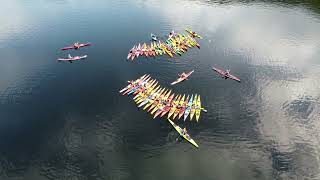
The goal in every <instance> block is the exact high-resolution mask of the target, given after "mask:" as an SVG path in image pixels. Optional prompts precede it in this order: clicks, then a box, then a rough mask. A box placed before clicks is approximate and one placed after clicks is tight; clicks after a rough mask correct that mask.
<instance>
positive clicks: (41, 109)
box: [0, 0, 320, 180]
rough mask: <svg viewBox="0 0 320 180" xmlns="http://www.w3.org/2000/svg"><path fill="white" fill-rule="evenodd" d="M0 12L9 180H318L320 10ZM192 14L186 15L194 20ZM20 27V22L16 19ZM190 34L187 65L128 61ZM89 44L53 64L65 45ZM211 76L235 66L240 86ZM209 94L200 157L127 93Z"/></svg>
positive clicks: (33, 6) (202, 5)
mask: <svg viewBox="0 0 320 180" xmlns="http://www.w3.org/2000/svg"><path fill="white" fill-rule="evenodd" d="M2 5H3V6H2V7H5V8H3V11H1V12H0V15H1V16H0V22H1V24H2V25H1V27H0V53H1V55H2V58H1V60H0V67H2V69H1V71H0V119H1V121H0V138H1V140H0V154H1V156H0V177H1V179H34V180H40V179H41V180H42V179H139V180H141V179H173V178H176V179H195V178H196V179H319V178H320V170H319V169H320V159H319V157H320V156H319V150H320V149H319V145H320V142H319V139H320V134H319V132H318V131H319V129H320V123H319V121H318V120H319V118H320V106H319V98H320V94H319V92H320V84H319V80H318V77H319V76H320V65H319V61H318V60H319V58H320V49H319V47H320V43H319V42H320V35H319V31H318V30H319V29H320V21H319V20H320V15H319V14H318V13H319V9H320V5H319V3H318V2H317V1H308V2H307V1H289V0H288V1H281V2H276V1H186V0H185V1H184V0H174V1H169V0H164V1H161V2H160V1H155V0H146V1H141V0H140V1H135V2H129V1H112V0H110V1H107V2H106V1H102V0H95V1H94V2H91V1H90V2H87V1H81V0H80V1H71V0H59V1H37V3H35V2H32V3H31V2H29V1H26V2H19V1H8V2H5V3H4V2H3V3H2ZM186 12H187V13H186ZM9 17H10V21H8V18H9ZM185 27H192V28H193V29H194V30H195V31H197V32H199V33H200V34H201V35H203V36H204V37H205V38H204V39H203V40H200V43H201V49H200V50H197V49H191V50H190V51H188V53H187V54H186V55H184V56H182V57H175V58H172V59H169V58H167V57H159V58H155V59H146V58H140V59H138V61H137V62H135V63H130V62H127V61H126V60H125V57H126V53H127V52H128V49H130V48H131V47H132V45H133V44H134V43H137V42H143V41H148V37H149V33H150V32H153V33H156V34H160V35H161V34H166V33H168V32H169V31H171V30H172V29H174V30H176V31H182V30H183V29H184V28H185ZM75 40H79V41H90V42H92V43H93V46H92V47H90V48H87V49H83V50H81V51H70V53H71V54H72V55H78V54H88V56H89V57H88V60H87V61H82V62H79V63H73V64H69V63H57V62H56V58H58V57H61V56H65V55H66V54H65V53H64V52H59V51H58V50H57V49H59V48H60V47H61V46H64V45H66V44H69V43H72V42H73V41H75ZM211 66H218V67H223V68H230V69H231V70H232V72H234V74H236V75H237V76H239V77H240V78H241V79H242V82H241V84H239V83H234V82H232V81H228V80H223V79H221V78H220V77H218V76H217V75H216V74H215V73H214V72H212V70H210V67H211ZM191 69H195V73H194V74H193V75H192V78H190V79H189V81H186V82H184V83H182V84H179V85H178V86H174V87H172V89H173V90H174V91H175V92H177V93H182V94H183V93H188V94H192V93H193V94H195V93H197V94H201V95H202V97H203V104H204V106H205V107H206V109H207V110H208V113H207V114H202V118H201V120H200V123H194V122H178V123H179V124H180V125H182V126H186V127H187V128H188V129H190V130H189V131H190V133H191V135H192V137H193V138H194V139H195V140H196V141H197V143H198V144H199V145H200V149H198V150H195V149H194V148H192V146H190V144H188V143H186V142H184V141H181V142H176V141H175V140H176V137H177V134H176V132H175V131H174V130H173V129H172V127H171V126H170V125H169V124H168V123H167V122H166V121H164V120H161V119H156V120H151V118H150V116H149V115H148V114H147V113H145V112H143V111H139V110H138V109H137V108H136V106H135V105H134V104H133V103H132V100H130V98H128V97H122V96H121V95H119V94H118V92H117V91H118V90H119V89H120V88H121V87H123V86H124V85H125V82H126V81H127V80H129V79H135V78H136V77H138V76H141V74H144V73H150V74H152V76H153V77H155V78H157V80H159V82H160V84H161V85H162V86H165V87H168V82H171V81H172V80H173V79H175V78H176V74H177V73H178V72H182V71H188V70H191Z"/></svg>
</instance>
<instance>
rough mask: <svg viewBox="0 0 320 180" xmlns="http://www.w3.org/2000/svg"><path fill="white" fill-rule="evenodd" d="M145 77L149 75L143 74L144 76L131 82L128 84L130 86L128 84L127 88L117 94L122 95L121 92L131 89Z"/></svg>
mask: <svg viewBox="0 0 320 180" xmlns="http://www.w3.org/2000/svg"><path fill="white" fill-rule="evenodd" d="M145 77H149V74H148V75H146V74H145V75H143V76H141V77H140V78H139V79H137V80H135V81H133V82H129V83H130V84H129V85H128V86H127V87H125V88H123V89H121V90H120V91H119V93H122V92H123V91H125V90H127V89H128V88H130V87H132V86H133V85H134V84H137V83H138V82H140V81H142V80H143V79H144V78H145Z"/></svg>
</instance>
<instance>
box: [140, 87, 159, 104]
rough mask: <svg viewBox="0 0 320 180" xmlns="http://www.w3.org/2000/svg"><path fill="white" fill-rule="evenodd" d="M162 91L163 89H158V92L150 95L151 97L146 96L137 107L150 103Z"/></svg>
mask: <svg viewBox="0 0 320 180" xmlns="http://www.w3.org/2000/svg"><path fill="white" fill-rule="evenodd" d="M163 90H164V89H159V90H157V91H156V92H155V91H153V92H155V93H151V95H150V96H148V97H147V99H145V100H143V101H142V102H141V103H140V105H139V106H138V107H142V106H144V105H145V104H147V103H148V102H150V101H151V100H152V99H154V98H155V97H156V96H157V94H159V93H161V92H163Z"/></svg>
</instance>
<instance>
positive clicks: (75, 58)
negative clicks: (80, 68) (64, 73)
mask: <svg viewBox="0 0 320 180" xmlns="http://www.w3.org/2000/svg"><path fill="white" fill-rule="evenodd" d="M87 57H88V56H87V55H84V56H74V57H71V58H59V59H58V61H70V62H71V61H77V60H80V59H85V58H87Z"/></svg>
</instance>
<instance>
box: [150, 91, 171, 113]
mask: <svg viewBox="0 0 320 180" xmlns="http://www.w3.org/2000/svg"><path fill="white" fill-rule="evenodd" d="M170 94H171V90H170V91H169V92H168V94H166V96H164V97H163V98H161V99H160V101H159V102H157V103H156V104H157V105H156V106H155V107H154V109H153V110H152V111H151V114H153V113H155V112H156V111H157V110H158V109H160V108H162V107H164V105H163V103H162V101H165V100H167V99H168V98H169V96H170Z"/></svg>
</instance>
